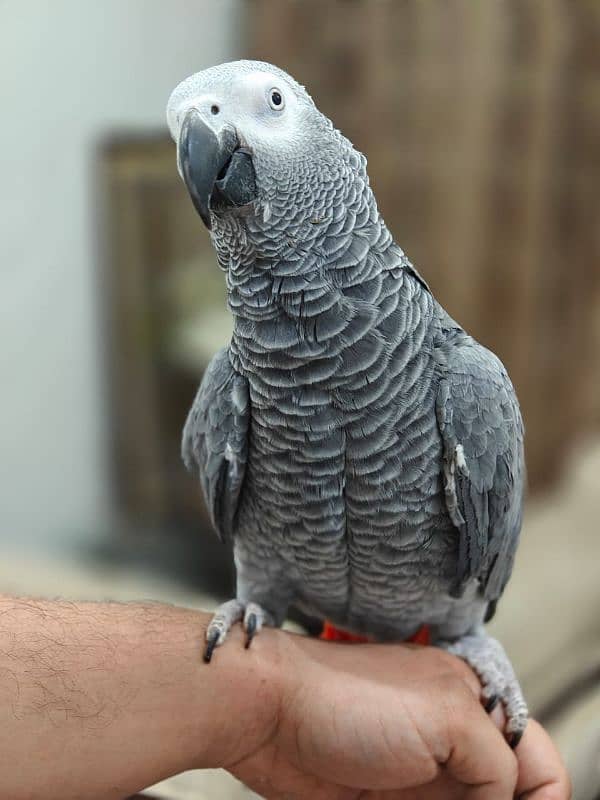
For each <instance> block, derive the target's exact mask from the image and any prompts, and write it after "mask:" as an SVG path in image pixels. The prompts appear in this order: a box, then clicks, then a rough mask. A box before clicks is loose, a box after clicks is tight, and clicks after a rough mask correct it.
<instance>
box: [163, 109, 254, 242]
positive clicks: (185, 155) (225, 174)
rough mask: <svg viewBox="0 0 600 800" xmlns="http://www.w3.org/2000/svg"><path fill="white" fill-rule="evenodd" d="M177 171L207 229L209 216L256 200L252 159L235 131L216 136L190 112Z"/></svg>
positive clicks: (228, 129) (181, 138)
mask: <svg viewBox="0 0 600 800" xmlns="http://www.w3.org/2000/svg"><path fill="white" fill-rule="evenodd" d="M177 157H178V162H179V171H180V172H181V176H182V177H183V180H184V183H185V185H186V187H187V190H188V192H189V193H190V197H191V198H192V202H193V204H194V207H195V209H196V211H197V212H198V214H199V215H200V217H201V218H202V221H203V222H204V224H205V225H206V227H207V228H208V230H211V228H212V220H211V215H210V212H211V210H212V211H224V210H227V209H228V208H234V207H240V206H245V205H248V203H251V202H252V201H253V200H255V199H256V180H255V175H254V166H253V164H252V157H251V154H250V153H249V151H248V150H246V149H244V148H242V147H240V143H239V140H238V137H237V134H236V132H235V130H233V128H231V127H224V128H223V129H222V130H221V131H219V132H218V133H217V132H215V131H214V130H213V129H212V128H211V127H210V126H209V125H207V124H206V122H205V121H204V120H203V119H202V116H201V115H200V113H199V112H198V111H197V110H196V109H194V108H192V109H190V110H189V111H188V112H187V114H186V115H185V117H184V120H183V123H182V125H181V130H180V133H179V143H178V148H177Z"/></svg>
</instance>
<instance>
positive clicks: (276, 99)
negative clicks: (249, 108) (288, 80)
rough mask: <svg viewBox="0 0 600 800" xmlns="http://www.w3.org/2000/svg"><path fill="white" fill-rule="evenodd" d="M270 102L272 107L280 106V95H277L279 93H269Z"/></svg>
mask: <svg viewBox="0 0 600 800" xmlns="http://www.w3.org/2000/svg"><path fill="white" fill-rule="evenodd" d="M271 102H272V103H273V105H274V106H280V105H281V95H280V94H279V92H272V93H271Z"/></svg>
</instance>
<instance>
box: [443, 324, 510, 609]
mask: <svg viewBox="0 0 600 800" xmlns="http://www.w3.org/2000/svg"><path fill="white" fill-rule="evenodd" d="M441 356H442V359H441V361H442V379H441V381H440V385H439V391H438V396H437V405H436V412H437V419H438V425H439V429H440V433H441V435H442V440H443V447H444V455H443V458H444V465H443V469H444V488H445V494H446V505H447V508H448V512H449V514H450V517H451V519H452V522H453V523H454V525H455V526H456V528H458V531H459V534H460V538H459V552H458V569H457V575H456V587H455V591H456V593H457V594H460V592H461V590H462V588H463V587H464V585H465V583H466V582H467V581H468V580H470V579H471V578H477V579H478V580H479V581H480V583H481V586H482V591H483V595H484V597H485V598H486V599H487V600H489V601H490V605H489V606H488V618H489V617H491V615H493V611H494V608H495V601H496V600H497V599H498V598H499V597H500V595H501V594H502V591H503V589H504V587H505V585H506V582H507V581H508V579H509V577H510V573H511V571H512V566H513V561H514V555H515V551H516V548H517V544H518V540H519V533H520V529H521V519H522V503H523V491H524V484H525V466H524V455H523V423H522V420H521V414H520V411H519V405H518V402H517V399H516V396H515V393H514V390H513V387H512V384H511V382H510V379H509V377H508V375H507V373H506V370H505V369H504V366H503V365H502V363H501V362H500V360H499V359H497V358H496V356H494V354H493V353H491V352H490V351H488V350H486V348H484V347H483V346H481V345H480V344H478V343H477V342H475V341H474V340H473V339H471V337H469V336H467V335H466V334H464V333H460V334H456V335H454V336H453V337H452V338H451V340H450V341H447V342H446V346H445V347H444V348H442V353H441Z"/></svg>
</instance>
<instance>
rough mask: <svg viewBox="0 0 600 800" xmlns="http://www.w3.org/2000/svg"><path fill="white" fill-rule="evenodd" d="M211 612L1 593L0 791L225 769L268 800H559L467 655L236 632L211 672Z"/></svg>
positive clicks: (104, 787) (537, 740)
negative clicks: (488, 706)
mask: <svg viewBox="0 0 600 800" xmlns="http://www.w3.org/2000/svg"><path fill="white" fill-rule="evenodd" d="M209 619H210V615H208V614H205V613H203V612H198V611H190V610H186V609H181V608H174V607H171V606H165V605H159V604H149V603H145V604H126V605H123V604H117V603H105V604H101V603H69V602H62V601H37V600H31V599H19V598H14V597H2V598H0V797H3V798H4V797H6V798H9V797H10V798H11V800H37V798H40V800H41V799H42V798H43V800H54V799H56V800H58V799H59V798H60V800H87V799H88V798H89V800H104V799H106V800H117V798H118V799H119V800H120V799H121V798H124V797H127V796H128V795H131V794H133V793H135V792H137V791H139V790H141V789H142V788H143V787H145V786H148V785H150V784H152V783H154V782H156V781H158V780H160V779H162V778H165V777H167V776H169V775H173V774H176V773H178V772H181V771H183V770H187V769H193V768H205V767H223V768H225V769H227V770H229V771H230V772H232V773H233V774H234V775H236V776H238V777H239V778H240V779H242V780H244V781H245V782H246V783H248V784H249V785H251V786H252V787H253V788H255V789H256V790H257V791H258V792H259V793H260V794H261V795H263V796H265V797H267V798H284V797H285V798H289V799H290V800H291V799H292V798H308V797H310V798H314V800H320V798H335V799H336V800H337V799H338V798H339V799H340V800H342V799H343V800H346V798H348V800H354V798H358V797H360V798H362V799H363V800H364V799H365V798H378V797H386V798H387V797H389V798H402V799H403V798H419V799H420V798H423V800H429V798H432V800H434V799H435V798H445V799H448V800H452V798H455V797H456V798H462V797H465V798H481V799H482V800H495V798H503V799H504V798H506V799H508V798H511V797H513V795H514V793H515V792H516V793H517V795H520V796H523V795H524V796H526V797H527V798H534V799H535V800H563V798H568V797H569V786H568V778H567V776H566V773H565V771H564V768H563V766H562V764H561V761H560V758H559V756H558V755H557V753H556V750H555V749H554V747H553V745H552V743H551V742H550V739H549V738H548V736H547V735H546V734H545V732H544V731H543V730H542V728H541V727H540V726H539V725H537V724H536V723H535V722H533V721H532V722H531V723H530V724H529V726H528V728H527V732H526V734H525V736H524V738H523V740H522V742H521V744H520V745H519V747H518V749H517V751H516V753H513V752H512V751H511V750H510V749H509V747H508V746H507V745H506V743H505V741H504V739H503V737H502V734H501V733H500V732H499V730H498V727H499V726H500V725H501V724H502V720H501V719H500V718H499V717H498V718H496V719H490V717H489V716H488V715H487V714H486V713H485V711H484V710H483V709H482V707H481V704H480V702H479V684H478V681H477V679H476V677H475V676H474V675H473V673H472V672H471V671H470V670H469V668H468V667H466V666H465V665H464V664H463V663H462V662H461V661H459V660H458V659H455V658H454V657H453V656H450V655H448V654H446V653H444V652H442V651H440V650H437V649H435V648H424V647H423V648H421V647H409V646H402V645H343V644H332V643H325V642H319V641H315V640H311V639H308V638H307V637H300V636H294V635H292V634H289V633H285V632H283V631H279V630H268V629H267V630H264V631H263V632H262V633H261V635H260V636H259V637H257V639H256V641H255V642H253V644H252V647H251V648H250V649H249V650H245V649H244V647H243V641H244V640H243V635H242V632H241V630H240V629H239V626H236V629H235V630H234V631H233V632H232V635H231V637H230V639H228V640H227V642H226V644H225V645H224V646H223V647H222V648H220V649H219V651H218V653H217V654H216V655H215V658H214V660H213V662H212V663H211V664H210V665H207V664H205V663H204V662H203V661H202V658H201V653H202V649H203V643H204V635H205V631H206V627H207V625H208V622H209Z"/></svg>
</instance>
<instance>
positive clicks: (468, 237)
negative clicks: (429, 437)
mask: <svg viewBox="0 0 600 800" xmlns="http://www.w3.org/2000/svg"><path fill="white" fill-rule="evenodd" d="M0 45H1V46H0V75H1V77H0V106H1V108H2V117H3V124H2V126H1V127H0V145H1V147H0V153H1V154H2V161H1V173H0V174H1V184H0V211H1V216H2V226H1V229H0V231H1V232H0V253H1V257H0V263H1V271H0V276H1V277H0V280H1V284H0V285H1V287H2V288H1V290H0V308H1V311H2V313H1V314H0V341H1V342H2V344H1V348H0V364H1V376H2V378H1V385H2V391H1V412H2V413H1V417H0V452H1V453H2V460H1V463H0V477H1V480H0V589H1V590H5V591H14V592H30V593H32V594H39V595H41V594H46V595H59V594H60V595H66V596H70V597H81V598H98V599H100V598H114V599H129V598H134V597H135V598H155V599H162V600H167V601H172V602H182V603H189V604H195V605H200V606H208V605H212V604H214V602H216V600H217V599H219V598H221V597H223V596H226V595H227V594H229V592H230V591H231V588H232V571H231V566H230V560H229V554H228V553H227V551H226V550H225V549H224V548H222V547H221V545H219V543H218V542H217V540H216V538H215V537H214V536H213V535H212V534H211V532H210V529H209V524H208V520H207V517H206V513H205V511H204V509H203V506H202V502H201V499H200V496H199V488H198V486H197V485H196V483H195V481H194V480H193V479H191V478H190V477H189V476H187V475H186V473H185V471H184V469H183V466H182V464H181V463H180V457H179V439H180V432H181V428H182V425H183V422H184V419H185V415H186V413H187V410H188V408H189V406H190V404H191V401H192V399H193V395H194V392H195V389H196V386H197V384H198V382H199V380H200V378H201V376H202V372H203V369H204V367H205V366H206V364H207V361H208V359H209V358H210V356H211V355H212V353H213V352H214V351H215V350H216V349H217V348H218V347H219V346H220V345H221V344H222V343H224V342H226V341H227V339H228V336H229V331H230V319H229V315H228V313H227V311H226V307H225V300H224V282H223V276H222V274H221V272H220V271H219V270H218V268H217V266H216V263H215V259H214V256H213V252H212V250H211V247H210V242H209V239H208V236H207V233H206V231H205V230H204V228H203V226H202V225H201V223H200V221H199V219H198V218H197V216H196V214H195V212H194V210H193V208H192V206H191V203H190V202H189V199H188V196H187V194H186V192H185V190H184V188H183V186H182V184H181V182H180V180H179V178H178V175H177V171H176V166H175V149H174V145H173V144H172V143H171V142H170V140H169V137H168V134H167V130H166V125H165V119H164V110H165V106H166V102H167V99H168V96H169V93H170V91H171V89H172V88H173V87H174V86H175V85H176V84H177V83H178V82H179V81H180V80H182V79H183V78H184V77H186V76H187V75H189V74H190V73H192V72H196V71H198V70H200V69H202V68H204V67H207V66H209V65H211V64H214V63H218V62H221V61H226V60H231V59H235V58H240V57H251V58H259V59H262V60H266V61H272V62H274V63H276V64H278V65H279V66H281V67H283V68H284V69H286V70H288V71H289V72H291V73H292V74H293V75H294V76H295V77H296V78H297V79H298V80H299V81H300V82H301V83H303V84H304V85H306V86H307V88H308V89H309V91H310V92H311V94H312V95H313V97H314V98H315V101H316V102H317V104H318V105H319V107H320V108H321V110H323V111H324V112H325V113H326V114H327V115H328V116H330V117H331V118H332V119H333V121H334V123H335V124H336V126H337V127H339V128H341V129H342V130H343V131H344V133H345V134H346V135H347V136H348V137H349V138H350V139H351V140H352V141H353V142H354V143H355V145H356V147H357V148H359V149H360V150H362V151H363V152H364V153H365V154H366V155H367V156H368V160H369V173H370V177H371V182H372V185H373V187H374V190H375V193H376V196H377V198H378V201H379V204H380V208H381V210H382V212H383V215H384V217H385V218H386V221H387V223H388V225H389V227H390V228H391V230H392V231H393V233H394V235H395V237H396V239H397V240H398V242H399V243H400V244H401V246H402V247H403V249H404V250H405V252H406V253H407V254H408V256H409V257H410V258H411V260H412V261H413V262H414V263H415V264H416V266H417V267H418V269H419V270H420V271H421V272H422V274H423V275H424V277H425V278H426V279H427V280H428V281H429V283H430V285H431V286H432V289H433V291H434V293H435V294H436V296H437V297H438V299H439V300H440V301H441V302H442V304H443V305H444V306H445V307H446V308H447V309H448V311H449V312H450V313H451V314H452V316H454V317H455V318H456V319H457V320H459V321H460V322H461V323H462V324H463V325H464V326H465V327H466V328H467V330H469V331H470V332H471V333H472V334H473V335H475V336H476V337H477V338H478V339H480V340H481V341H482V342H483V343H484V344H486V345H487V346H489V347H490V348H492V349H493V350H494V351H495V352H496V353H497V354H498V355H499V356H500V357H501V358H502V359H503V361H504V362H505V364H506V365H507V367H508V370H509V372H510V374H511V376H512V379H513V382H514V384H515V386H516V389H517V392H518V395H519V397H520V400H521V404H522V408H523V413H524V416H525V422H526V428H527V460H528V468H529V476H530V500H529V504H528V511H527V516H526V520H525V527H524V533H523V543H522V547H521V551H520V554H519V557H518V559H517V567H516V570H515V576H514V579H513V581H512V582H511V584H510V585H509V588H508V590H507V592H506V595H505V599H504V600H503V602H502V603H501V604H500V607H499V612H498V616H497V619H496V620H495V622H494V625H493V627H494V630H495V631H496V632H497V633H498V635H499V636H500V637H501V638H502V640H503V641H504V643H505V644H506V646H507V649H508V651H509V653H510V655H511V656H512V658H513V660H514V663H515V664H516V666H517V670H518V672H519V674H520V676H521V678H522V681H523V684H524V688H525V690H526V693H527V694H528V696H529V699H530V701H531V706H532V709H533V711H534V713H535V714H536V715H537V716H538V717H539V718H541V719H542V720H543V721H544V722H545V724H547V726H548V727H549V728H550V730H551V731H552V733H553V735H554V736H555V738H556V739H557V741H558V743H559V745H560V747H561V749H562V751H563V753H564V754H565V757H566V758H567V759H568V761H569V765H570V768H571V770H572V773H573V776H574V779H575V787H576V792H575V796H576V798H578V799H581V800H588V798H589V800H597V798H600V509H599V506H598V503H599V498H600V355H599V353H600V203H599V200H600V188H599V187H600V183H599V181H600V3H598V2H596V0H538V1H537V2H534V1H533V0H525V1H523V2H521V1H519V2H517V0H515V1H514V2H504V3H498V2H493V1H492V0H488V2H480V3H473V2H470V1H469V0H448V2H435V1H433V0H432V2H429V3H424V2H418V0H404V1H403V2H394V1H393V0H371V1H368V0H363V2H360V0H335V1H334V0H329V1H328V2H323V0H302V2H300V0H296V1H294V0H289V1H288V2H278V1H277V0H254V2H250V1H249V2H242V0H219V2H208V0H206V2H201V1H200V0H194V1H193V2H192V0H170V2H169V3H166V2H160V1H159V0H127V2H126V3H124V2H120V0H103V2H102V3H92V2H91V1H90V0H88V1H87V2H81V0H54V2H53V3H51V4H50V3H45V2H43V1H42V0H18V1H17V0H0ZM198 787H200V789H199V788H198ZM202 789H204V791H205V792H206V796H209V797H223V798H225V797H237V796H240V797H241V796H247V794H246V792H245V790H243V789H241V788H240V787H239V786H236V785H234V783H233V782H231V781H229V780H228V779H225V778H224V777H222V776H221V775H201V776H198V775H192V776H185V777H184V778H181V779H178V780H176V781H175V782H170V783H169V784H168V785H165V786H163V787H159V788H156V789H154V790H153V791H154V795H155V796H156V797H159V796H160V797H163V796H164V797H168V798H176V797H184V796H188V795H186V792H189V793H190V794H189V796H190V797H191V796H192V794H193V796H194V797H198V796H200V795H199V794H198V792H199V791H200V790H202Z"/></svg>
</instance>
